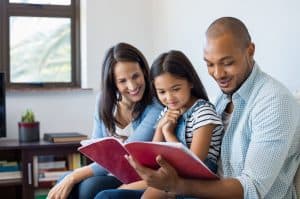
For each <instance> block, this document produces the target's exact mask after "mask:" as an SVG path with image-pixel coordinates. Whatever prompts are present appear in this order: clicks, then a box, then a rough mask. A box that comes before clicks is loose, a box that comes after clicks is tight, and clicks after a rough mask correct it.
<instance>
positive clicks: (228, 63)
mask: <svg viewBox="0 0 300 199" xmlns="http://www.w3.org/2000/svg"><path fill="white" fill-rule="evenodd" d="M233 63H234V62H233V61H231V62H225V63H224V66H231V65H232V64H233Z"/></svg>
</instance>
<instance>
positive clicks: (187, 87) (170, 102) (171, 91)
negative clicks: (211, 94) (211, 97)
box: [154, 73, 193, 110]
mask: <svg viewBox="0 0 300 199" xmlns="http://www.w3.org/2000/svg"><path fill="white" fill-rule="evenodd" d="M154 86H155V90H156V93H157V96H158V99H159V100H160V102H161V103H162V104H163V105H165V106H167V107H168V108H169V109H176V110H178V109H182V108H187V107H190V106H192V104H193V97H192V96H191V89H192V85H191V83H190V82H188V81H187V80H186V79H183V78H178V77H177V76H175V75H172V74H170V73H163V74H161V75H159V76H157V77H156V78H155V79H154Z"/></svg>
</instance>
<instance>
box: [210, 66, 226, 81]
mask: <svg viewBox="0 0 300 199" xmlns="http://www.w3.org/2000/svg"><path fill="white" fill-rule="evenodd" d="M213 74H214V77H215V78H216V79H219V78H222V77H224V75H225V71H224V69H223V67H222V66H216V67H215V69H214V73H213Z"/></svg>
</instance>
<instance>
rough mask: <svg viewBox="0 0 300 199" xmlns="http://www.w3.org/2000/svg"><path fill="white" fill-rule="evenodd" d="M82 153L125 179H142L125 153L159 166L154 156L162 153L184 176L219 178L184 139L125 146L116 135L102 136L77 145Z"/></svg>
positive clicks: (146, 163)
mask: <svg viewBox="0 0 300 199" xmlns="http://www.w3.org/2000/svg"><path fill="white" fill-rule="evenodd" d="M78 150H79V151H80V152H81V153H83V154H84V155H86V156H87V157H89V158H90V159H92V160H93V161H95V162H97V163H98V164H100V165H101V166H103V167H104V168H106V169H107V170H108V171H109V172H111V173H112V174H113V175H115V176H116V177H117V178H118V179H119V180H121V181H122V182H123V183H130V182H134V181H137V180H140V177H139V176H138V174H137V173H136V171H135V170H134V169H133V168H132V167H131V166H130V164H129V163H128V162H127V160H126V159H125V157H124V155H125V154H127V155H131V156H132V157H133V158H134V159H135V160H136V161H138V162H139V163H140V164H142V165H144V166H146V167H149V168H153V169H158V168H159V165H158V164H157V163H156V160H155V157H156V156H157V155H161V156H162V157H163V158H164V159H166V160H167V161H168V162H169V163H170V164H171V165H172V166H173V167H174V168H175V169H176V171H177V173H178V175H179V176H181V177H185V178H197V179H218V176H217V175H215V174H214V173H213V172H211V171H210V170H209V168H208V167H207V166H206V165H205V164H204V163H203V162H202V161H201V160H200V159H199V158H198V157H197V156H196V155H194V154H193V153H192V152H191V151H190V150H189V149H188V148H187V147H185V146H184V145H182V144H181V143H167V142H131V143H127V144H125V145H124V146H123V145H122V143H121V142H120V141H118V140H117V139H116V138H111V137H110V138H103V139H99V140H97V141H92V142H90V143H88V144H87V143H83V146H81V147H80V148H79V149H78Z"/></svg>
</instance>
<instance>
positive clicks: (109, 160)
mask: <svg viewBox="0 0 300 199" xmlns="http://www.w3.org/2000/svg"><path fill="white" fill-rule="evenodd" d="M81 143H82V145H83V146H81V147H79V148H78V150H79V151H80V152H81V153H82V154H84V155H85V156H87V157H88V158H90V159H91V160H93V161H95V162H97V163H98V164H100V165H101V166H102V167H104V168H106V169H107V171H109V172H110V173H112V174H113V175H114V176H116V177H117V178H118V179H119V180H120V181H121V182H123V183H125V184H128V183H131V182H135V181H138V180H140V179H141V178H140V177H139V175H138V174H137V173H136V171H135V170H134V169H133V168H132V167H131V165H130V164H129V163H128V161H127V160H126V159H125V157H124V156H125V155H126V154H127V155H128V154H129V153H128V152H127V150H126V149H125V148H124V146H123V145H122V143H121V142H120V141H119V140H118V139H116V138H113V137H108V138H103V139H96V140H91V142H89V140H87V141H83V142H81Z"/></svg>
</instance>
